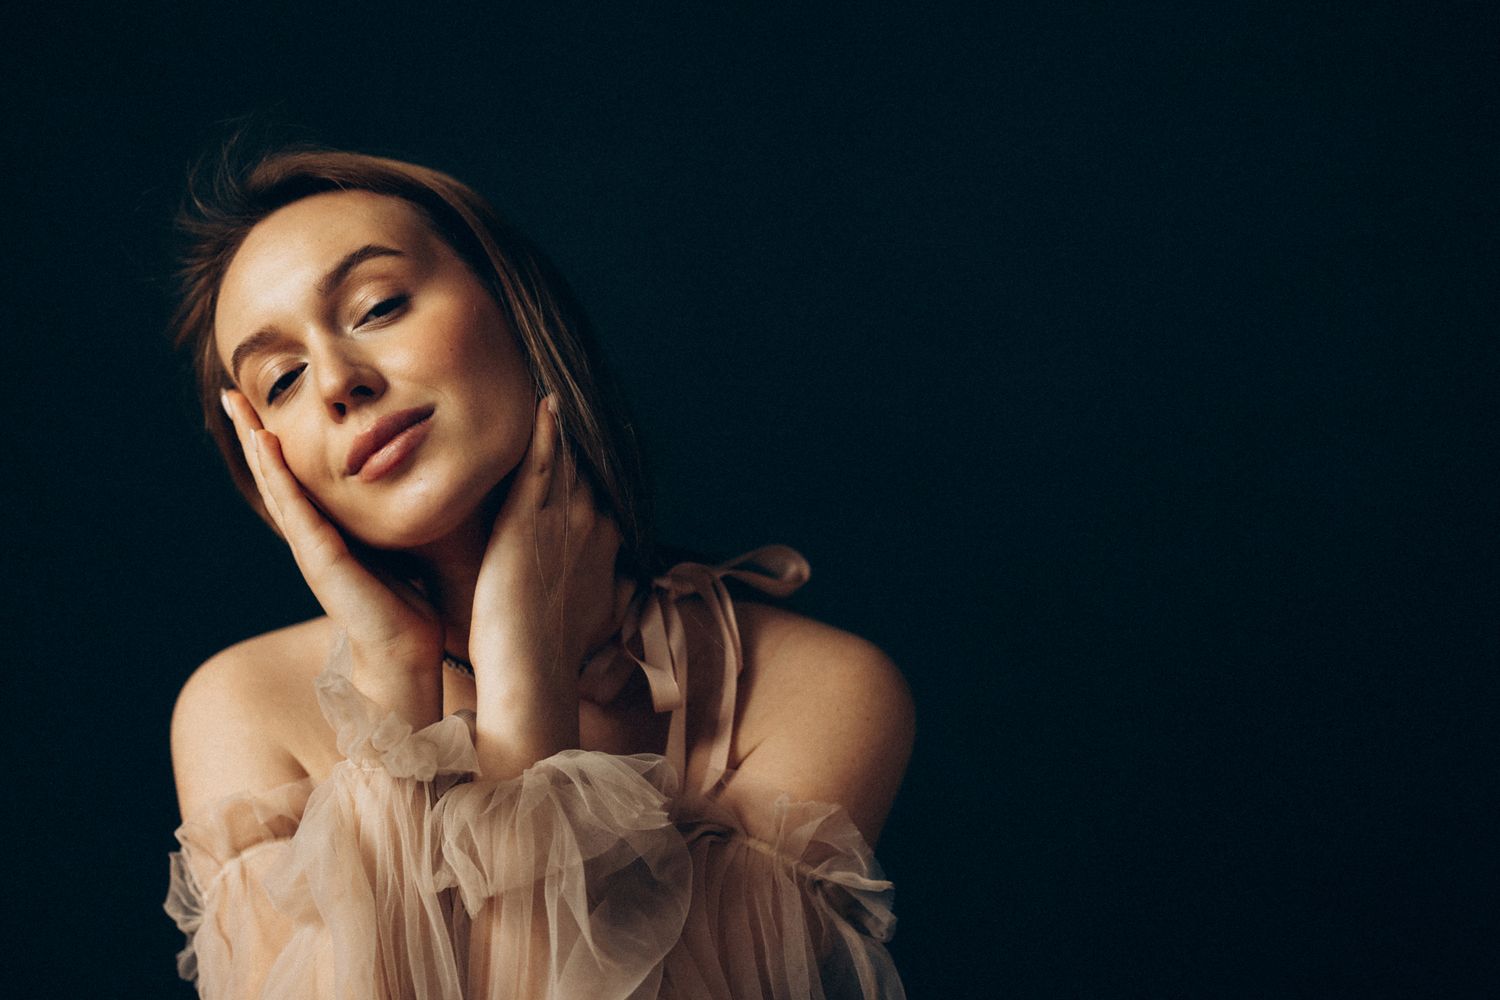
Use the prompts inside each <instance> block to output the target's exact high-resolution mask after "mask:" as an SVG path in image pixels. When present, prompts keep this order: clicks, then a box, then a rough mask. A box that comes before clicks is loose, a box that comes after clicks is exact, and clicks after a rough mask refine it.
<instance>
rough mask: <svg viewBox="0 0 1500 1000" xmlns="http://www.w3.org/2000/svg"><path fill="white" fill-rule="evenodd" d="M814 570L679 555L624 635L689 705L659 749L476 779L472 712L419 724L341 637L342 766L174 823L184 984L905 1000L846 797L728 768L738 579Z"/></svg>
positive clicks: (656, 687)
mask: <svg viewBox="0 0 1500 1000" xmlns="http://www.w3.org/2000/svg"><path fill="white" fill-rule="evenodd" d="M752 557H758V558H752ZM751 561H756V562H758V563H759V564H761V565H769V567H770V568H771V570H772V572H771V573H769V574H758V573H755V572H752V571H751V570H749V569H748V568H745V566H746V564H747V563H748V562H751ZM806 573H807V571H806V563H805V562H804V561H802V560H801V557H800V556H798V555H796V553H794V552H791V551H790V550H785V549H781V548H778V547H773V548H769V549H764V550H760V551H759V552H757V553H751V554H749V555H748V556H746V557H742V559H740V560H735V561H733V562H731V563H729V564H726V565H724V566H718V567H703V566H698V565H697V564H682V565H679V566H677V567H674V568H673V570H672V571H670V572H669V573H668V574H667V575H666V576H665V577H664V578H662V579H660V580H658V581H657V586H656V587H655V588H654V589H653V591H652V592H651V594H649V595H647V596H644V597H642V598H641V599H640V600H638V601H637V603H636V606H635V608H634V610H633V613H632V617H631V618H630V619H628V620H627V623H626V628H625V630H624V632H623V633H622V635H623V638H622V640H621V647H620V648H621V651H622V652H624V653H628V654H629V656H628V657H626V659H627V660H628V661H629V662H632V663H634V664H635V665H636V666H638V667H639V668H640V669H642V670H643V671H644V672H645V673H646V676H647V680H648V683H649V684H650V686H651V692H652V698H653V702H654V703H655V705H656V708H657V709H658V711H669V712H672V714H673V718H672V720H671V723H670V729H669V737H668V755H667V757H666V758H663V757H660V756H656V755H653V754H639V755H635V756H616V755H611V754H607V753H603V752H599V751H586V750H568V751H563V752H562V753H559V754H556V755H554V756H552V757H550V758H548V759H546V760H542V761H539V762H537V763H536V764H534V765H532V766H531V767H530V768H528V769H527V770H526V771H525V772H524V773H523V774H521V775H519V776H518V777H515V778H512V779H509V780H506V781H498V782H497V781H489V780H485V779H483V778H482V777H479V776H477V775H476V769H477V756H476V754H475V749H474V716H473V714H472V713H469V712H460V713H456V714H454V715H452V716H449V717H447V718H445V719H443V720H441V721H440V722H436V723H434V724H432V725H430V726H427V727H425V728H422V729H418V730H414V729H413V727H412V726H411V725H410V724H408V723H406V722H404V721H403V720H402V719H401V718H400V717H399V716H398V715H396V714H394V713H385V712H382V711H381V710H380V709H379V708H378V707H377V706H376V704H375V703H374V702H372V701H371V700H369V699H368V698H366V697H365V696H364V695H363V694H362V693H361V692H360V691H359V690H358V689H357V688H356V687H355V686H354V684H353V683H352V681H351V679H350V669H349V663H348V658H347V656H346V655H344V652H343V650H342V648H341V649H340V650H339V651H338V652H337V653H336V654H335V655H334V657H333V659H332V661H331V663H330V665H329V667H328V669H326V670H325V671H324V672H323V673H322V674H321V675H320V676H319V677H318V678H317V680H316V682H315V683H316V689H317V697H318V701H319V706H320V708H321V709H322V712H323V715H324V717H325V718H326V719H327V721H328V723H329V725H330V726H331V727H332V729H333V731H334V734H335V738H336V742H337V745H338V748H339V750H340V752H341V753H342V754H343V756H344V759H343V760H342V761H341V762H340V763H338V764H337V765H335V767H334V768H333V769H332V771H331V772H330V773H329V775H328V777H327V778H325V779H324V780H323V781H322V782H319V783H315V782H314V781H313V779H311V778H307V779H304V780H302V781H298V782H293V783H291V784H288V785H285V786H282V787H280V788H277V789H273V790H271V791H270V792H265V793H262V794H260V795H254V796H252V795H239V796H234V797H231V798H228V799H225V800H223V801H221V802H220V803H219V804H218V805H217V806H216V807H215V808H214V809H213V810H211V812H210V814H209V815H208V817H207V818H205V819H204V820H201V821H199V822H196V823H192V824H184V825H183V826H182V827H180V828H179V829H178V831H177V838H178V840H179V842H180V844H181V847H182V849H181V851H180V852H179V853H177V854H175V855H173V856H172V870H171V888H170V891H169V895H168V899H167V902H166V908H167V911H168V912H169V913H170V914H171V915H172V917H173V918H174V919H175V920H176V921H177V923H178V926H179V927H180V928H181V929H182V930H183V932H184V933H185V934H187V936H188V946H187V948H186V949H184V951H183V952H182V954H181V955H180V956H179V970H180V972H181V973H182V975H183V976H184V978H187V979H190V980H193V981H195V982H196V984H197V986H198V990H199V993H200V995H202V996H204V997H207V998H213V1000H220V998H229V997H234V998H240V997H276V998H283V997H284V998H292V997H296V998H303V997H313V996H316V997H335V998H339V1000H346V998H347V1000H354V998H358V1000H371V998H395V997H402V998H408V997H410V998H415V1000H432V998H445V1000H449V998H461V997H467V998H473V1000H478V998H485V1000H499V998H528V1000H533V998H565V997H566V998H573V997H577V998H587V1000H604V998H610V997H619V998H641V1000H644V998H650V997H667V998H682V1000H686V998H692V1000H700V998H706V1000H730V998H735V1000H741V998H778V1000H815V998H825V997H865V998H874V997H884V998H899V997H902V996H904V994H903V992H902V989H901V984H900V982H899V980H898V978H897V976H896V972H895V969H894V967H893V965H892V963H891V960H890V957H889V955H888V954H887V952H886V950H885V942H886V941H887V940H889V938H890V936H891V932H892V930H893V928H894V924H895V920H894V917H893V916H892V913H891V895H892V892H891V885H890V883H889V882H887V881H886V880H885V879H884V876H883V874H882V873H881V871H880V868H879V866H878V865H877V864H876V862H875V859H874V857H873V856H872V854H871V852H870V849H869V847H868V846H867V845H866V844H865V842H864V840H863V838H862V837H861V836H860V833H859V831H858V830H857V829H856V828H855V826H854V825H853V823H852V822H850V820H849V819H848V817H847V815H846V814H845V813H844V812H843V810H842V809H841V808H840V807H838V806H834V805H828V804H822V803H813V802H792V801H790V800H789V799H788V798H787V797H786V796H784V795H783V796H777V795H776V794H775V791H774V790H765V793H764V794H762V793H760V792H757V793H756V794H755V795H754V797H753V798H751V797H750V796H749V795H748V794H745V793H743V781H740V783H739V784H738V785H736V787H737V788H739V789H741V791H742V793H741V794H735V795H726V794H722V793H725V792H726V789H728V787H729V785H730V783H731V782H732V781H739V779H742V778H743V777H744V776H743V775H733V774H731V773H730V772H729V770H728V768H727V766H726V765H727V762H728V736H727V733H728V727H729V725H730V724H731V723H732V720H733V718H734V701H733V691H734V687H735V681H736V679H737V675H738V673H739V670H740V669H741V666H742V659H743V656H742V650H741V648H740V643H739V632H738V626H737V623H736V621H735V617H734V611H733V606H732V604H731V602H730V599H729V596H728V594H727V592H726V591H725V589H724V586H723V582H724V579H725V578H726V577H727V578H736V579H742V580H743V581H744V582H748V583H750V584H751V585H753V586H757V587H760V589H762V590H767V591H770V592H777V589H778V588H780V589H786V588H792V587H795V586H796V585H797V584H798V583H800V581H801V580H803V579H806ZM687 594H697V595H699V596H701V597H702V598H703V600H704V601H705V602H707V604H708V606H709V608H710V610H711V611H712V613H713V621H714V623H715V625H716V628H717V630H718V632H719V638H720V640H721V641H720V642H719V643H718V649H719V652H720V653H721V657H722V659H721V662H720V663H718V664H712V663H710V664H708V665H707V667H708V669H714V668H715V667H717V668H718V669H720V670H722V671H723V674H724V677H725V684H724V685H723V688H724V690H725V691H726V692H727V693H726V694H725V695H724V700H723V701H722V702H721V704H719V705H718V706H717V708H718V713H719V717H720V719H721V720H723V722H722V724H721V725H720V726H719V727H717V728H716V729H715V731H714V733H713V735H712V738H711V741H710V742H709V743H708V744H707V745H706V748H705V750H704V751H703V752H704V754H705V757H706V761H707V764H708V766H707V773H706V776H705V777H704V778H703V779H702V780H701V781H700V782H698V783H697V784H698V787H696V788H691V789H682V788H680V787H679V785H680V781H681V776H682V774H683V773H684V772H685V759H686V753H687V747H686V743H685V725H684V711H685V706H686V704H687V698H688V684H689V676H690V672H689V671H688V669H687V668H688V664H687V661H686V653H687V648H688V644H687V642H686V640H685V633H684V631H683V628H682V621H681V619H680V616H679V615H678V614H677V611H676V608H675V604H676V601H677V600H678V599H679V598H681V597H683V596H685V595H687ZM632 636H634V637H638V638H637V641H636V642H635V643H633V644H632V643H628V642H627V640H629V639H630V638H631V637H632ZM602 669H603V661H602V660H601V661H600V663H597V664H594V665H592V666H591V667H590V670H602ZM602 676H603V675H602V674H601V675H599V676H595V677H594V678H593V680H595V681H600V677H602ZM604 679H606V680H607V679H608V678H607V677H606V678H604ZM590 680H591V678H590V676H589V670H586V671H585V677H584V678H583V681H582V682H583V683H584V684H585V685H587V684H588V683H589V682H590ZM601 689H602V681H601ZM730 803H733V805H731V804H730ZM734 810H740V811H739V812H735V811H734ZM747 810H753V815H750V814H748V813H747V812H746V811H747ZM747 830H755V831H757V835H756V836H751V835H750V834H748V833H746V832H745V831H747Z"/></svg>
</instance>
